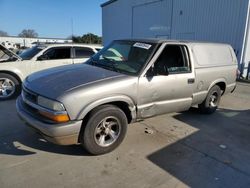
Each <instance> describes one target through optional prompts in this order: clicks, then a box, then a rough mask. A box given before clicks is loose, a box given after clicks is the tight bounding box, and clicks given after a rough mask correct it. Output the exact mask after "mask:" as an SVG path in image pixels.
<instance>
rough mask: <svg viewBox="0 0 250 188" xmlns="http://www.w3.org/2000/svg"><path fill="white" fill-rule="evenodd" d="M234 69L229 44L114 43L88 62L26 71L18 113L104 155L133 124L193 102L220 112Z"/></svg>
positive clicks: (64, 140) (58, 138)
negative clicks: (34, 71) (219, 107)
mask: <svg viewBox="0 0 250 188" xmlns="http://www.w3.org/2000/svg"><path fill="white" fill-rule="evenodd" d="M112 54H113V56H112ZM236 72H237V59H236V57H235V54H234V51H233V49H232V47H231V46H230V45H227V44H214V43H198V42H197V43H195V42H183V41H167V40H157V39H156V40H146V39H145V40H117V41H114V42H113V43H111V44H110V45H109V46H107V47H105V48H104V49H102V50H101V51H100V52H98V53H97V54H96V55H94V56H93V57H92V58H90V59H89V60H88V61H87V62H86V63H85V64H79V65H72V66H64V67H59V68H53V69H49V70H47V71H41V72H38V73H35V74H32V75H30V76H28V77H27V78H26V80H25V81H24V83H23V91H22V95H21V96H20V97H19V98H18V99H17V103H16V106H17V112H18V114H19V115H20V117H21V119H23V120H24V121H25V122H26V123H27V124H28V125H29V126H31V127H33V128H34V129H35V130H37V131H38V132H40V133H41V134H42V135H43V136H44V137H45V138H46V139H47V140H49V141H51V142H54V143H57V144H61V145H71V144H82V145H83V146H84V148H85V149H86V150H87V151H88V152H90V153H92V154H104V153H107V152H110V151H112V150H114V149H115V148H116V147H117V146H118V145H119V144H120V143H121V142H122V140H123V139H124V137H125V134H126V130H127V124H129V123H131V122H135V121H137V120H142V119H145V118H149V117H153V116H156V115H160V114H165V113H170V112H179V111H185V110H188V109H189V108H190V107H192V106H194V105H198V107H199V109H200V111H201V112H203V113H207V114H210V113H213V112H215V110H216V109H217V107H218V105H219V102H220V99H221V96H222V95H223V94H227V93H230V92H233V91H234V89H235V87H236Z"/></svg>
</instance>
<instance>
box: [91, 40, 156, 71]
mask: <svg viewBox="0 0 250 188" xmlns="http://www.w3.org/2000/svg"><path fill="white" fill-rule="evenodd" d="M155 46H156V44H154V43H143V42H137V41H114V42H112V43H111V44H110V45H109V46H107V47H105V48H103V49H102V50H101V51H100V52H98V53H97V54H96V55H94V56H93V57H92V58H91V59H89V61H88V62H87V64H91V65H94V66H99V67H102V68H105V69H109V70H112V71H116V72H121V73H124V74H129V75H137V74H138V73H139V72H140V71H141V69H142V68H143V66H144V65H145V63H146V62H147V61H148V59H149V57H150V56H151V54H152V53H153V51H154V49H155Z"/></svg>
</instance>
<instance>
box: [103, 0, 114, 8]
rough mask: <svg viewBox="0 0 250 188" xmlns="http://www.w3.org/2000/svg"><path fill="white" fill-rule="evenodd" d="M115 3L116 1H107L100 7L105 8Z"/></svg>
mask: <svg viewBox="0 0 250 188" xmlns="http://www.w3.org/2000/svg"><path fill="white" fill-rule="evenodd" d="M116 1H118V0H109V1H107V2H105V3H103V4H101V7H102V8H103V7H105V6H107V5H109V4H111V3H114V2H116Z"/></svg>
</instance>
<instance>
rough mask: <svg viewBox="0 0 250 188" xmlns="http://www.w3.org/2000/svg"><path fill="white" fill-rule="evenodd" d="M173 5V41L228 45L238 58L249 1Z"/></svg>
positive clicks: (192, 0) (188, 0)
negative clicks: (195, 41)
mask: <svg viewBox="0 0 250 188" xmlns="http://www.w3.org/2000/svg"><path fill="white" fill-rule="evenodd" d="M173 2H174V6H173V21H172V22H173V27H172V35H171V38H172V39H186V40H190V39H191V40H203V41H211V42H223V43H229V44H231V45H232V46H233V48H234V49H235V51H236V53H237V57H238V59H240V51H241V48H242V44H243V37H244V29H245V18H246V14H247V5H248V0H240V1H239V0H174V1H173ZM181 34H186V35H184V37H183V35H181ZM179 36H182V37H179ZM185 36H186V37H185Z"/></svg>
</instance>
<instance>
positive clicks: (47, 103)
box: [37, 96, 65, 111]
mask: <svg viewBox="0 0 250 188" xmlns="http://www.w3.org/2000/svg"><path fill="white" fill-rule="evenodd" d="M37 104H38V105H40V106H42V107H45V108H48V109H50V110H54V111H65V108H64V106H63V104H62V103H60V102H57V101H53V100H51V99H47V98H45V97H41V96H38V98H37Z"/></svg>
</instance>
